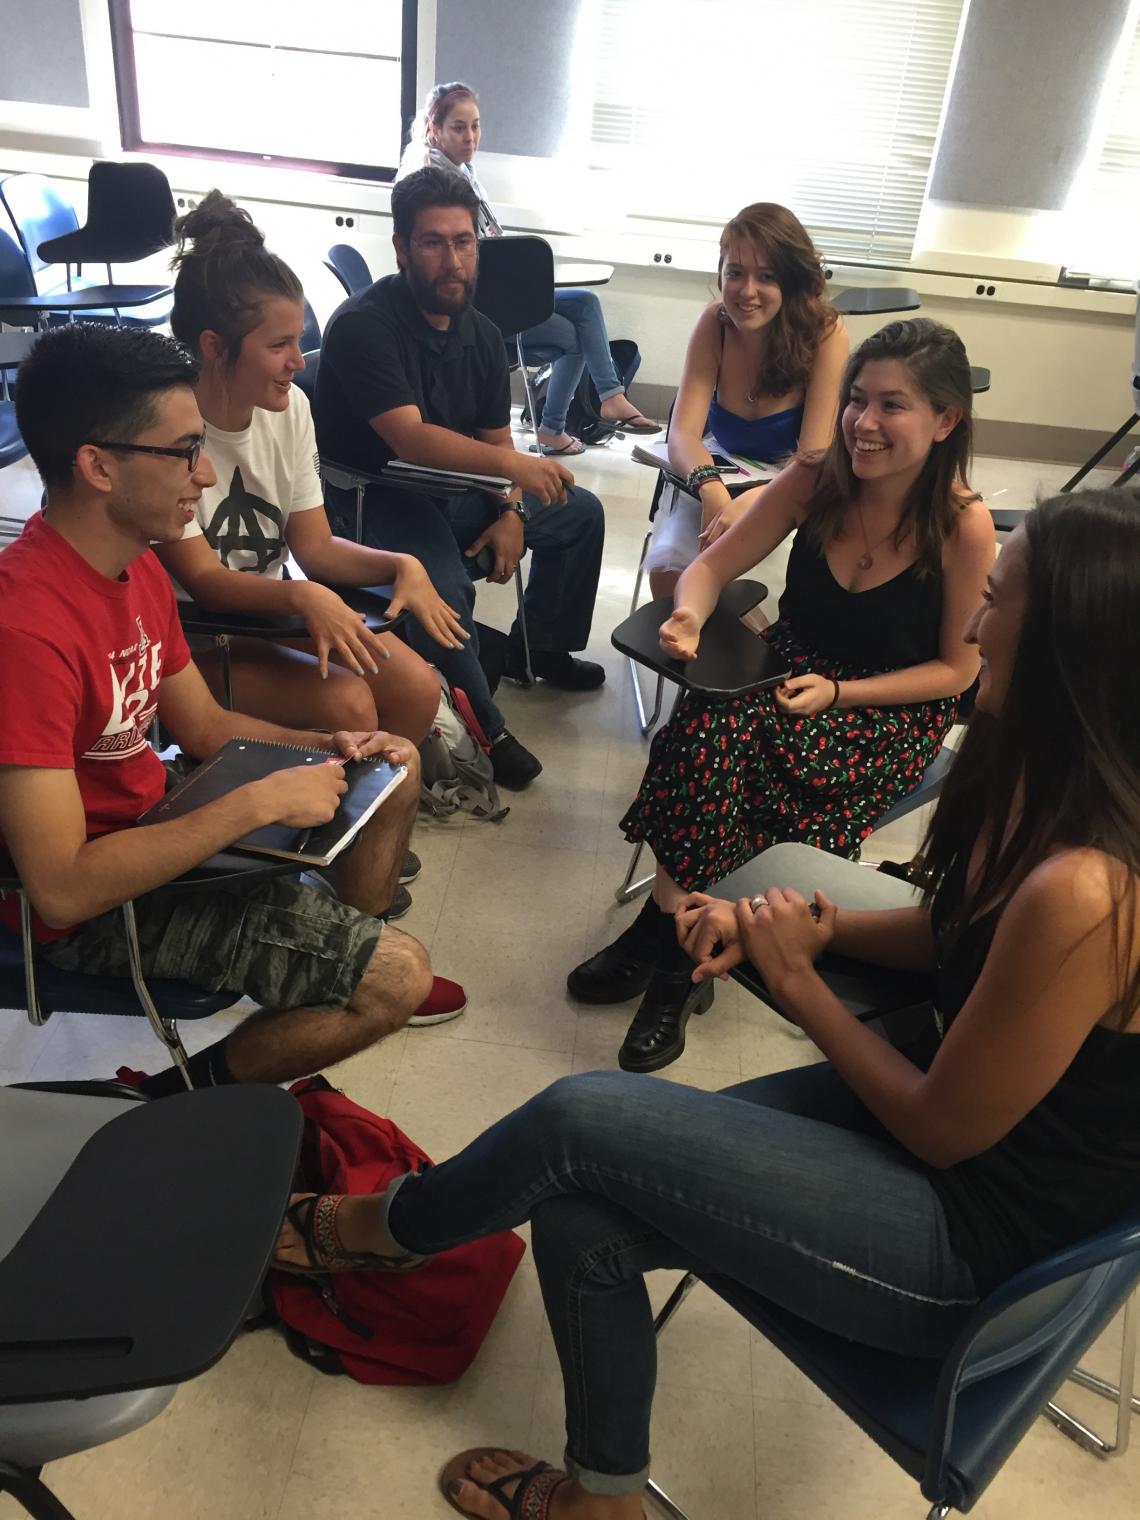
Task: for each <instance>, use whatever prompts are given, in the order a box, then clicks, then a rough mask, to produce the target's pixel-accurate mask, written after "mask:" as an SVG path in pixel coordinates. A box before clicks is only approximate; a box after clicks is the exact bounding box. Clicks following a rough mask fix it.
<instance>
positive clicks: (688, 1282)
mask: <svg viewBox="0 0 1140 1520" xmlns="http://www.w3.org/2000/svg"><path fill="white" fill-rule="evenodd" d="M698 1280H699V1279H698V1278H697V1277H695V1276H694V1274H693V1273H692V1272H686V1273H685V1275H684V1277H682V1279H681V1281H680V1282H679V1283H678V1284H677V1286H676V1287H675V1288H674V1289H673V1291H672V1293H670V1295H669V1297H668V1298H667V1299H666V1301H665V1304H664V1307H663V1308H662V1310H661V1312H660V1314H658V1316H657V1318H656V1319H655V1320H654V1321H653V1332H654V1334H655V1335H656V1336H657V1337H658V1338H660V1336H661V1332H662V1331H663V1330H664V1329H665V1326H666V1325H667V1324H668V1323H669V1322H670V1320H671V1319H672V1318H673V1316H674V1315H675V1314H676V1312H677V1310H678V1309H679V1308H680V1307H681V1305H682V1304H683V1303H684V1302H685V1300H686V1298H688V1296H689V1294H690V1293H691V1292H692V1291H693V1289H694V1288H695V1287H696V1286H697V1282H698ZM645 1493H646V1496H647V1497H648V1498H649V1499H651V1500H652V1501H653V1504H654V1506H655V1507H656V1508H657V1509H659V1510H660V1511H661V1513H662V1514H663V1515H666V1516H668V1520H689V1517H688V1515H687V1514H686V1513H685V1511H684V1510H683V1509H681V1507H680V1506H679V1505H678V1504H676V1503H674V1501H673V1500H672V1499H670V1497H669V1495H668V1494H667V1493H666V1492H665V1490H664V1489H663V1488H660V1487H659V1486H658V1485H657V1484H656V1483H654V1481H653V1480H652V1478H651V1479H650V1480H649V1482H648V1483H647V1484H646V1485H645Z"/></svg>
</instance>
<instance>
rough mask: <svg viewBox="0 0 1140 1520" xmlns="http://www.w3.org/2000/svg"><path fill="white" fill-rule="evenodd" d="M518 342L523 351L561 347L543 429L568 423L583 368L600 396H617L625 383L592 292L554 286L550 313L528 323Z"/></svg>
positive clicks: (556, 429)
mask: <svg viewBox="0 0 1140 1520" xmlns="http://www.w3.org/2000/svg"><path fill="white" fill-rule="evenodd" d="M522 340H523V351H524V352H525V351H526V350H527V349H528V348H557V349H561V350H562V357H561V358H560V359H556V360H555V361H554V364H553V366H552V367H551V371H550V384H549V386H548V387H547V391H546V400H545V402H544V403H543V407H542V427H543V429H544V430H545V431H546V432H548V433H561V432H562V431H563V430H564V428H565V427H566V413H567V411H568V410H569V407H570V398H571V397H572V396H573V394H574V391H575V389H576V388H577V385H578V381H579V380H580V379H581V378H582V371H583V369H589V371H590V379H591V380H592V381H593V382H594V385H595V387H596V388H597V392H598V397H599V399H600V400H602V401H605V400H607V398H608V397H610V396H620V395H621V392H622V389H623V387H622V383H621V381H620V380H619V379H618V372H617V370H616V369H615V368H614V361H613V355H612V354H611V353H610V335H609V333H608V332H607V331H606V318H605V314H604V313H603V311H602V303H601V302H600V301H599V300H598V298H597V296H596V295H595V294H594V292H593V291H592V290H556V291H555V292H554V315H553V316H552V317H547V319H546V321H545V322H540V323H539V325H538V326H537V327H528V328H527V330H526V332H524V333H523V335H522Z"/></svg>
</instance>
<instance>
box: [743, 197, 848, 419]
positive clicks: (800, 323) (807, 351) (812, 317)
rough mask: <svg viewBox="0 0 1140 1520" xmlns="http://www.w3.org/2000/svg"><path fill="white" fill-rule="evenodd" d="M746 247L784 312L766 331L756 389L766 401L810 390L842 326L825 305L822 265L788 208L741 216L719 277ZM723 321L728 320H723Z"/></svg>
mask: <svg viewBox="0 0 1140 1520" xmlns="http://www.w3.org/2000/svg"><path fill="white" fill-rule="evenodd" d="M741 243H744V244H746V245H747V246H748V247H749V248H750V249H751V250H752V252H753V253H754V254H755V256H756V257H757V259H759V260H760V261H761V262H762V263H765V264H767V265H768V266H769V268H770V269H771V270H772V273H773V274H774V275H775V276H776V281H777V283H778V285H779V287H780V310H779V311H778V312H777V313H776V315H775V316H774V317H773V318H772V320H771V322H769V324H768V326H767V327H766V328H765V329H764V333H765V342H764V352H763V356H762V358H761V360H760V369H759V372H758V373H757V375H756V378H755V381H754V385H755V387H756V388H757V389H758V390H759V392H760V393H761V394H763V395H766V396H784V395H786V394H787V393H788V391H794V390H800V389H801V388H803V387H806V385H807V383H808V380H809V379H810V378H811V368H812V365H813V364H814V363H815V354H816V350H817V349H818V347H819V345H820V342H821V341H822V339H823V338H825V337H826V336H827V334H828V333H829V332H830V331H831V329H832V328H833V327H834V326H835V324H836V322H838V321H839V314H838V312H837V311H836V310H835V307H834V306H832V304H831V302H830V301H829V300H828V299H827V296H826V294H825V292H826V289H827V286H826V282H825V280H824V277H823V265H822V263H821V262H820V257H819V253H818V251H817V249H816V246H815V244H814V243H813V242H812V240H811V238H810V237H809V236H808V234H807V231H806V230H805V228H804V226H803V223H802V222H801V221H800V220H799V218H798V217H797V216H794V215H793V213H792V212H790V211H789V210H788V208H787V207H786V206H778V205H776V203H775V202H774V201H757V202H756V204H755V205H753V206H745V208H744V210H743V211H738V212H737V214H736V215H735V216H734V217H733V219H732V221H731V222H729V223H728V225H727V226H726V227H725V229H724V231H723V232H722V233H721V235H720V263H719V265H718V267H717V276H716V283H717V289H718V290H719V289H720V288H721V274H722V271H723V269H724V266H725V262H726V261H727V260H728V259H729V257H730V256H731V253H732V249H733V246H734V245H736V246H739V245H740V244H741ZM721 320H722V321H727V318H726V317H725V316H724V315H723V313H722V316H721Z"/></svg>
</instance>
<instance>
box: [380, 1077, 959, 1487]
mask: <svg viewBox="0 0 1140 1520" xmlns="http://www.w3.org/2000/svg"><path fill="white" fill-rule="evenodd" d="M385 1210H386V1223H387V1226H388V1228H389V1231H390V1233H391V1234H392V1236H393V1238H394V1239H395V1240H396V1242H397V1243H398V1244H399V1245H400V1246H401V1247H403V1248H404V1249H405V1250H409V1251H415V1252H425V1253H426V1252H431V1251H440V1250H446V1249H447V1248H448V1247H449V1246H454V1245H457V1244H459V1243H460V1242H461V1241H464V1240H471V1239H473V1238H477V1237H479V1236H482V1235H487V1234H490V1233H492V1232H493V1231H495V1230H502V1229H506V1228H508V1227H510V1226H512V1225H517V1224H520V1223H522V1221H523V1220H526V1219H530V1220H531V1221H532V1239H533V1242H534V1257H535V1265H536V1266H537V1268H538V1274H539V1280H540V1282H541V1285H542V1294H543V1299H544V1302H545V1305H546V1314H547V1318H548V1319H549V1321H550V1327H551V1331H552V1332H553V1335H554V1340H555V1344H556V1346H557V1349H558V1356H559V1360H560V1363H561V1367H562V1377H563V1382H564V1384H565V1393H566V1462H567V1467H568V1470H569V1471H570V1472H571V1473H572V1474H573V1475H574V1476H575V1477H576V1478H577V1479H578V1481H579V1482H580V1483H581V1484H582V1485H583V1487H585V1488H587V1489H589V1490H590V1491H591V1492H594V1493H600V1494H624V1493H631V1492H634V1491H635V1490H637V1489H639V1488H640V1487H641V1486H642V1485H643V1484H644V1482H645V1479H646V1477H647V1475H648V1470H649V1414H650V1406H651V1403H652V1399H653V1388H654V1381H655V1377H656V1342H655V1338H654V1334H653V1315H652V1312H651V1310H650V1304H649V1295H648V1294H647V1292H646V1289H645V1281H644V1274H645V1273H646V1272H648V1271H653V1270H655V1269H657V1268H661V1267H672V1268H678V1269H680V1270H682V1271H696V1272H717V1273H722V1274H724V1275H726V1276H728V1277H731V1278H734V1279H735V1280H736V1281H737V1282H739V1283H742V1284H744V1285H745V1286H746V1287H748V1288H751V1289H754V1290H755V1291H756V1292H757V1293H760V1294H762V1295H763V1296H764V1297H765V1298H768V1299H772V1300H773V1301H774V1302H776V1303H778V1304H781V1305H783V1307H784V1308H786V1309H789V1310H791V1311H792V1312H793V1313H795V1314H799V1315H801V1316H802V1317H803V1318H804V1319H807V1320H810V1321H812V1322H813V1323H814V1324H817V1325H820V1326H822V1327H824V1328H825V1329H827V1330H831V1331H835V1332H837V1333H838V1334H840V1335H846V1336H850V1337H851V1338H852V1339H854V1340H858V1341H861V1342H864V1343H866V1344H868V1345H872V1346H878V1347H882V1348H884V1349H886V1350H890V1351H901V1352H905V1353H906V1354H908V1355H912V1356H913V1355H930V1356H937V1355H940V1354H942V1353H943V1352H944V1351H945V1350H946V1349H947V1348H948V1347H949V1345H950V1343H951V1341H952V1340H953V1339H954V1336H955V1334H956V1332H957V1330H958V1328H959V1327H960V1325H961V1322H962V1320H963V1318H964V1317H965V1315H966V1314H967V1313H968V1311H969V1310H970V1308H971V1307H972V1306H973V1304H974V1303H975V1302H976V1301H977V1293H976V1291H975V1287H974V1281H973V1278H972V1276H971V1274H970V1270H969V1268H968V1267H967V1266H966V1264H965V1263H964V1262H963V1261H961V1260H960V1259H959V1258H958V1257H956V1256H955V1254H954V1252H953V1250H952V1249H951V1246H950V1241H949V1235H948V1230H947V1225H946V1219H945V1216H944V1214H943V1212H942V1206H941V1204H940V1203H939V1200H938V1197H937V1194H936V1193H935V1191H934V1189H933V1188H932V1187H931V1185H930V1181H929V1179H928V1175H927V1171H926V1169H925V1168H924V1166H923V1165H922V1163H921V1162H919V1161H918V1160H917V1158H916V1157H914V1156H913V1155H911V1154H910V1152H909V1151H906V1150H905V1149H904V1148H903V1147H902V1146H901V1145H899V1144H898V1142H897V1141H896V1140H894V1139H892V1138H891V1136H890V1135H888V1134H887V1132H886V1131H885V1130H884V1129H883V1128H882V1127H881V1126H880V1125H879V1123H878V1121H877V1120H875V1119H874V1118H873V1116H872V1115H871V1114H870V1113H869V1111H868V1110H867V1109H866V1108H864V1106H863V1105H862V1104H861V1103H860V1102H859V1100H858V1099H857V1098H856V1097H855V1096H854V1094H853V1093H852V1092H851V1091H850V1089H849V1088H848V1087H847V1086H846V1084H845V1083H844V1082H843V1081H842V1080H841V1079H840V1078H839V1076H838V1075H837V1074H836V1073H835V1071H834V1070H833V1069H832V1068H831V1067H830V1066H829V1065H826V1064H825V1065H820V1066H810V1067H805V1068H802V1069H800V1070H796V1071H785V1072H780V1073H778V1074H777V1075H775V1076H770V1077H761V1078H759V1079H757V1080H754V1081H750V1082H742V1083H740V1084H739V1085H738V1086H735V1087H730V1088H728V1089H727V1091H726V1092H724V1093H707V1092H699V1091H697V1090H696V1089H694V1088H690V1087H684V1086H681V1085H680V1084H677V1083H673V1082H667V1081H663V1080H660V1079H658V1078H654V1077H643V1076H633V1075H628V1074H626V1073H624V1072H593V1073H590V1074H589V1075H586V1076H578V1077H565V1078H563V1079H562V1080H560V1081H558V1082H555V1083H554V1085H553V1086H552V1087H549V1088H547V1090H546V1091H545V1092H543V1093H540V1094H539V1095H538V1096H537V1097H536V1098H532V1099H531V1101H530V1102H529V1103H526V1104H524V1105H523V1107H522V1108H520V1109H517V1110H516V1111H515V1112H514V1113H513V1114H509V1115H508V1116H507V1117H506V1118H505V1119H502V1120H500V1121H499V1123H498V1124H496V1125H493V1126H492V1128H491V1129H489V1130H487V1132H486V1133H485V1134H483V1135H481V1136H480V1137H479V1139H478V1140H476V1141H474V1142H473V1143H472V1144H471V1145H469V1146H468V1147H467V1149H466V1150H464V1151H462V1152H461V1153H460V1154H459V1155H458V1156H456V1157H454V1158H453V1159H452V1160H450V1161H445V1162H443V1163H442V1164H441V1165H439V1166H437V1167H435V1168H433V1169H431V1170H429V1171H427V1172H424V1173H423V1174H421V1175H419V1176H412V1175H406V1176H404V1177H402V1178H398V1179H397V1180H396V1181H395V1182H394V1183H393V1184H392V1185H391V1187H390V1188H389V1190H388V1193H387V1195H386V1199H385Z"/></svg>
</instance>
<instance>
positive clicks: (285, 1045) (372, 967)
mask: <svg viewBox="0 0 1140 1520" xmlns="http://www.w3.org/2000/svg"><path fill="white" fill-rule="evenodd" d="M393 795H395V794H393ZM385 806H387V804H385ZM381 811H383V809H381ZM430 991H431V966H430V964H429V962H428V957H427V952H426V950H425V949H424V948H423V946H422V945H421V944H420V943H419V941H418V940H414V939H412V937H411V936H410V935H408V934H401V933H400V931H399V929H394V928H392V927H391V926H390V925H386V926H385V928H384V932H383V933H382V934H381V936H380V940H379V942H378V944H377V946H376V951H375V953H374V955H373V956H372V959H371V960H370V961H369V963H368V966H367V968H366V969H365V972H364V975H363V976H362V977H361V979H360V982H359V983H358V985H357V987H356V990H355V992H354V993H353V994H352V1001H351V1002H350V1003H349V1005H348V1006H347V1007H346V1008H288V1009H284V1010H280V1011H278V1012H271V1011H267V1010H262V1011H261V1012H259V1013H255V1014H253V1015H252V1016H251V1017H250V1018H248V1019H246V1021H245V1023H244V1024H239V1025H238V1027H237V1029H235V1030H234V1032H233V1034H231V1035H230V1036H229V1038H228V1039H227V1040H226V1062H227V1064H228V1066H229V1069H230V1072H231V1073H232V1075H233V1079H234V1081H235V1082H289V1081H292V1080H294V1079H295V1078H297V1077H304V1076H308V1075H309V1073H310V1072H314V1071H320V1070H321V1069H322V1067H326V1066H332V1065H334V1064H335V1063H336V1062H337V1061H343V1060H345V1059H346V1058H347V1057H348V1056H351V1055H355V1054H356V1052H357V1051H358V1050H365V1049H367V1047H368V1046H369V1045H374V1044H375V1043H376V1042H377V1040H382V1039H383V1038H384V1036H385V1035H389V1034H393V1033H395V1031H396V1030H397V1029H402V1028H403V1027H404V1025H405V1024H406V1023H407V1022H408V1020H409V1019H410V1018H411V1016H412V1014H413V1013H415V1011H416V1009H417V1008H418V1007H419V1006H420V1004H421V1003H422V1002H423V1000H424V999H425V998H426V997H427V995H428V993H429V992H430Z"/></svg>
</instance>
